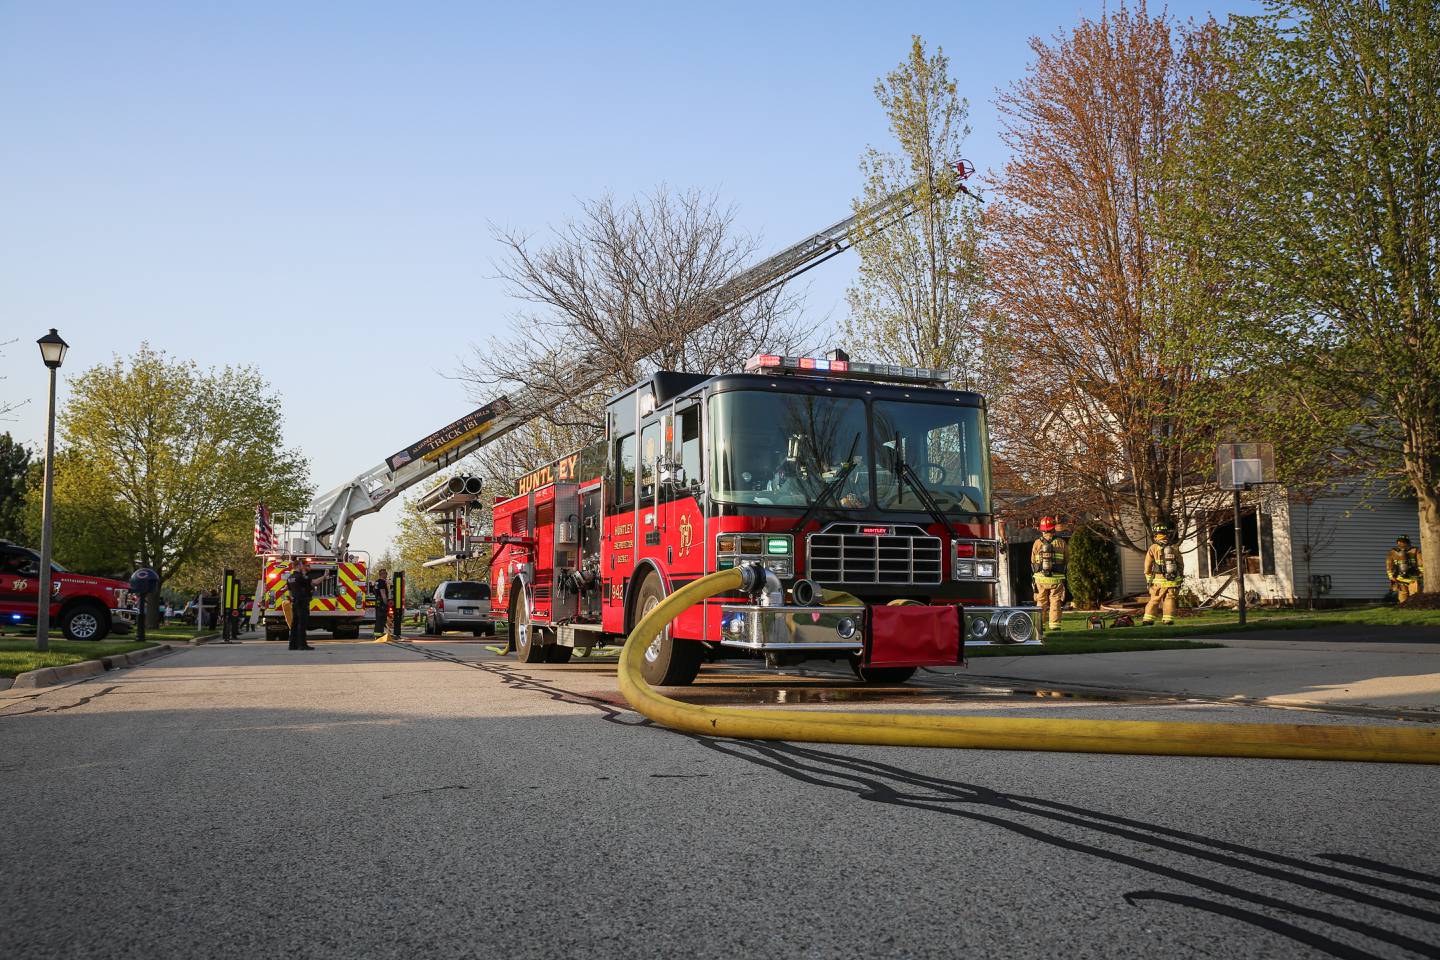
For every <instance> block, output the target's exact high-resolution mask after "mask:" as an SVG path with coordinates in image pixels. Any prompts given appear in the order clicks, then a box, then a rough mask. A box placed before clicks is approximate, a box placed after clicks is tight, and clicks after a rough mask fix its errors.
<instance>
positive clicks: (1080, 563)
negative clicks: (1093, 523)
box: [1065, 525, 1120, 610]
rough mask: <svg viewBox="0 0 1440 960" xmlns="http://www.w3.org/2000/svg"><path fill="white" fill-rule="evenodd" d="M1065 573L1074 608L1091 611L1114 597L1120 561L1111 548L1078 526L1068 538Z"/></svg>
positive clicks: (1107, 541) (1118, 577)
mask: <svg viewBox="0 0 1440 960" xmlns="http://www.w3.org/2000/svg"><path fill="white" fill-rule="evenodd" d="M1069 555H1070V556H1069V565H1068V570H1069V572H1068V574H1067V575H1066V577H1065V579H1066V582H1067V583H1068V585H1069V587H1070V594H1071V596H1073V597H1074V598H1075V606H1076V608H1077V609H1081V610H1093V609H1095V608H1096V607H1098V606H1100V604H1102V603H1104V602H1105V601H1106V600H1109V599H1111V598H1112V597H1114V596H1115V587H1116V585H1117V584H1119V582H1120V561H1119V558H1118V557H1116V556H1115V546H1114V544H1112V543H1111V542H1110V541H1109V540H1107V539H1105V537H1103V536H1101V535H1100V534H1099V533H1098V532H1096V531H1095V530H1093V529H1092V528H1090V527H1088V526H1084V525H1082V526H1081V527H1080V528H1079V529H1077V530H1076V531H1075V533H1074V535H1073V536H1071V537H1070V549H1069Z"/></svg>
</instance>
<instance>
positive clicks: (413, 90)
mask: <svg viewBox="0 0 1440 960" xmlns="http://www.w3.org/2000/svg"><path fill="white" fill-rule="evenodd" d="M1253 6H1254V4H1253V3H1252V2H1250V0H1231V2H1230V4H1229V5H1228V6H1223V7H1217V6H1213V5H1208V4H1205V3H1200V2H1178V3H1171V4H1170V5H1169V9H1170V10H1171V12H1172V13H1175V14H1176V15H1178V16H1183V17H1189V16H1202V15H1204V13H1206V12H1207V11H1210V10H1214V11H1215V13H1216V15H1217V16H1223V15H1224V14H1225V13H1227V12H1229V11H1231V10H1244V11H1246V12H1248V11H1249V10H1250V9H1252V8H1253ZM967 7H968V8H969V9H967ZM1101 7H1102V3H1101V0H1083V2H1076V0H1070V2H1054V3H1051V2H1026V0H1019V2H1006V3H993V4H983V5H978V4H977V5H967V4H955V3H939V2H935V3H904V2H888V3H875V2H870V3H852V2H828V3H775V2H769V3H749V2H732V3H727V4H705V5H701V4H677V3H654V4H642V3H604V4H596V3H584V4H582V3H528V4H520V3H504V4H500V3H473V2H472V3H460V2H456V3H437V2H423V0H416V2H409V3H393V2H392V3H366V2H346V3H341V2H329V3H322V2H314V3H294V2H283V3H274V2H261V0H249V2H245V3H235V4H202V3H188V2H181V0H175V2H171V3H146V2H141V0H135V2H124V3H122V2H110V3H99V2H96V3H65V2H59V0H34V2H14V0H0V341H3V340H8V339H10V338H11V337H18V339H19V342H18V343H16V344H12V345H10V346H8V347H4V348H0V378H3V379H0V406H3V405H4V403H5V402H6V401H17V400H21V399H24V398H27V397H29V398H34V399H33V400H32V401H31V403H30V404H29V405H28V406H26V407H23V408H22V409H20V410H19V411H18V412H17V413H14V414H12V415H11V421H12V422H9V423H3V424H0V429H9V430H11V432H13V433H14V434H16V435H17V436H18V437H19V438H20V439H22V440H24V441H28V442H33V443H36V444H39V443H40V442H42V441H43V433H44V426H43V415H44V407H43V404H44V401H43V390H44V368H43V367H42V366H41V364H40V362H39V355H38V350H36V348H35V346H34V344H33V341H34V339H35V338H36V337H38V336H40V335H41V334H43V333H44V332H45V331H46V329H48V328H49V327H52V326H53V327H57V328H59V330H60V332H61V333H62V334H63V335H64V336H65V338H66V339H67V340H68V341H69V342H70V343H71V345H72V349H71V352H70V356H69V359H68V360H67V363H66V366H65V369H64V370H63V371H62V373H63V374H64V375H65V376H67V377H73V376H76V375H78V374H79V373H80V372H81V371H82V370H84V369H85V368H86V367H88V366H91V365H93V364H96V363H100V362H104V361H106V360H108V359H109V358H110V357H111V355H113V354H116V353H119V354H127V353H129V352H131V351H132V350H133V349H134V347H135V346H136V345H137V344H138V343H139V342H140V341H141V340H142V339H149V340H150V341H151V343H152V344H154V345H156V346H158V347H162V348H164V349H166V350H168V351H170V352H171V353H173V354H176V355H179V356H183V357H191V358H194V359H195V360H197V361H199V362H200V363H201V364H202V365H211V364H222V363H244V364H253V365H255V366H257V367H259V368H260V370H261V371H262V373H263V375H264V376H265V377H266V378H267V379H268V380H269V381H270V382H271V384H272V385H273V386H275V387H276V388H277V389H278V390H279V391H280V393H281V395H282V398H283V407H284V409H283V415H284V419H285V429H286V436H287V437H288V439H289V442H290V443H291V444H293V445H295V446H297V447H299V448H301V449H302V450H303V451H304V452H305V453H306V455H308V456H309V457H310V459H311V462H312V473H313V477H314V480H315V482H316V484H317V485H318V486H319V487H320V488H322V489H325V488H329V487H331V486H335V485H337V484H339V483H341V482H343V481H344V480H346V479H348V478H349V477H351V476H353V475H354V474H356V473H357V472H359V471H361V470H363V469H365V468H367V467H369V466H371V465H372V464H374V463H377V462H379V461H380V460H381V459H382V458H383V457H384V456H386V455H388V454H390V453H393V452H394V451H395V450H398V449H400V448H401V447H403V446H404V445H406V444H407V443H409V442H410V441H411V440H413V439H417V438H419V437H420V436H423V435H424V434H426V433H428V432H430V431H431V430H433V429H435V428H437V427H439V426H441V425H443V424H444V423H445V422H446V421H448V420H449V419H451V418H452V417H454V416H459V415H460V414H462V413H464V412H466V411H467V410H468V409H469V408H470V406H471V403H470V400H469V398H467V396H466V394H465V391H464V388H463V385H462V384H460V383H458V382H456V381H454V380H453V379H450V375H451V374H453V373H454V372H455V369H456V367H457V365H458V364H459V362H460V360H461V359H462V358H463V357H464V355H465V354H466V353H467V352H468V350H469V345H470V344H472V343H477V342H483V341H484V339H485V338H486V337H487V336H488V335H489V334H491V333H493V332H497V331H500V330H502V329H503V328H504V326H505V325H506V324H507V323H508V322H509V315H510V314H511V312H512V311H513V309H514V307H515V304H514V303H513V302H512V301H510V300H509V299H508V298H507V296H506V292H505V290H504V288H503V286H502V285H501V284H500V283H499V282H498V281H497V280H495V279H494V272H495V271H494V266H493V261H494V258H495V257H496V256H497V250H496V246H495V244H494V243H493V241H492V240H491V237H490V226H489V225H490V224H492V223H494V224H498V225H502V226H507V227H519V228H523V229H527V230H531V231H535V232H543V231H544V229H545V228H546V226H547V225H548V224H554V223H558V222H561V221H563V220H564V219H565V218H566V217H567V216H569V215H570V214H571V213H572V212H573V211H574V209H575V206H576V201H577V199H579V198H589V197H594V196H597V195H599V194H601V193H604V192H606V191H609V192H612V193H614V194H615V195H617V196H619V197H622V198H624V197H629V196H632V195H634V194H636V193H639V192H643V191H645V190H648V189H650V188H652V187H654V186H655V185H656V184H658V183H661V182H664V183H668V184H670V185H671V186H674V187H680V188H688V187H700V188H704V189H708V190H714V191H716V192H717V193H718V194H719V195H720V196H721V197H722V198H723V199H724V200H726V201H727V202H731V203H734V204H735V205H736V207H737V208H738V219H739V222H740V224H741V225H742V226H743V227H744V228H745V229H747V230H749V231H751V232H753V233H755V234H757V235H759V236H760V237H761V238H762V239H763V241H764V244H763V246H764V247H765V248H766V249H772V248H777V247H779V246H782V245H785V244H787V243H789V242H791V241H793V240H795V239H798V238H799V237H801V236H803V235H804V234H805V233H807V232H809V231H812V230H814V229H816V228H818V227H821V226H824V225H826V224H828V223H830V222H833V221H834V220H836V219H838V218H839V217H841V216H844V215H845V213H846V212H847V211H848V209H849V203H850V198H851V197H852V195H854V194H855V193H856V192H857V187H858V174H857V162H858V159H859V156H860V154H861V152H862V150H863V149H864V148H865V146H866V145H867V144H871V143H873V144H877V145H882V144H884V143H885V142H886V130H885V125H884V118H883V117H882V115H881V114H880V111H879V108H878V107H877V106H876V104H875V102H874V99H873V95H872V87H873V84H874V81H875V78H876V77H877V76H879V75H880V74H883V73H884V72H885V71H886V70H888V69H890V68H891V67H892V66H893V65H894V64H895V63H897V62H898V61H899V60H900V59H901V58H902V57H903V56H904V55H905V54H906V51H907V45H908V43H909V38H910V35H911V34H912V33H919V34H921V35H922V36H923V37H924V38H925V39H926V41H927V42H928V43H930V44H932V45H933V44H939V45H941V46H943V47H944V49H945V51H946V53H948V54H949V56H950V58H951V62H952V69H953V72H954V74H955V77H956V79H957V80H958V82H959V85H960V88H961V90H962V91H963V92H964V93H965V94H966V95H967V96H968V97H969V98H970V101H971V120H972V125H973V127H974V134H973V136H972V138H971V141H970V146H969V149H968V150H967V155H968V157H969V158H970V159H971V160H972V161H974V162H975V164H976V165H977V166H979V167H980V168H981V169H982V170H984V169H986V168H987V167H992V166H997V165H999V164H1000V163H1002V162H1003V160H1004V153H1003V149H1002V147H1001V145H1000V143H999V142H998V139H997V137H996V121H995V113H994V109H993V106H992V98H993V95H994V91H995V89H996V88H997V87H999V86H1003V85H1006V84H1008V83H1009V82H1010V81H1012V80H1013V79H1015V78H1016V77H1019V76H1021V75H1022V74H1023V72H1024V69H1025V67H1026V64H1027V63H1028V61H1029V50H1028V39H1029V38H1030V37H1031V36H1033V35H1037V34H1039V35H1042V36H1050V35H1052V34H1053V33H1054V32H1055V31H1057V30H1059V29H1063V28H1065V27H1067V26H1069V25H1071V24H1073V23H1074V22H1075V21H1076V19H1077V18H1078V17H1080V16H1082V15H1091V16H1093V15H1096V14H1098V13H1099V12H1100V10H1101ZM852 270H853V264H852V262H851V261H850V260H849V258H848V257H845V258H840V259H838V260H836V261H833V262H831V263H829V264H827V265H826V266H824V267H822V268H820V269H819V270H817V271H815V272H814V273H812V274H809V275H808V277H810V278H813V279H812V280H810V284H809V288H808V290H809V296H808V307H809V309H810V310H811V312H812V313H814V314H816V315H817V316H820V317H825V318H829V319H831V320H834V319H838V318H839V317H840V316H842V315H843V312H844V309H845V308H844V302H843V292H844V288H845V285H846V284H847V283H848V282H849V280H850V277H851V274H852ZM394 512H395V508H394V507H392V508H390V510H388V511H386V514H383V515H382V516H381V517H379V518H371V519H367V520H365V521H362V522H361V523H360V524H359V525H357V528H356V538H357V545H358V546H360V547H363V548H368V549H371V550H377V551H378V550H380V549H383V547H384V545H385V543H386V542H387V541H388V539H389V536H390V533H391V530H392V523H393V514H394Z"/></svg>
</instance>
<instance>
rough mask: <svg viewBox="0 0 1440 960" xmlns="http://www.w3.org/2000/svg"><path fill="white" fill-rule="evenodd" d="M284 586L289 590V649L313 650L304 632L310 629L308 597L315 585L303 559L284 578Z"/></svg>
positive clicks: (311, 595)
mask: <svg viewBox="0 0 1440 960" xmlns="http://www.w3.org/2000/svg"><path fill="white" fill-rule="evenodd" d="M285 586H286V587H287V588H288V589H289V591H290V605H291V615H290V649H291V650H314V649H315V648H314V647H312V646H310V644H308V643H306V642H305V633H306V631H308V630H309V629H310V598H311V597H313V596H314V595H315V585H314V584H313V583H311V581H310V571H309V569H308V568H307V567H306V564H305V561H304V560H300V561H298V562H296V564H295V567H294V569H293V570H291V571H290V575H289V576H288V577H286V578H285Z"/></svg>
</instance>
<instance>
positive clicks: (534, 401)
mask: <svg viewBox="0 0 1440 960" xmlns="http://www.w3.org/2000/svg"><path fill="white" fill-rule="evenodd" d="M961 163H962V164H963V163H964V161H961ZM958 169H960V170H961V178H962V179H963V177H964V176H965V171H964V169H963V167H959V168H958ZM971 169H973V168H971ZM961 189H964V188H963V186H962V188H961ZM916 198H917V187H916V186H914V185H912V186H909V187H906V188H905V189H903V190H899V191H896V192H895V193H893V194H891V195H890V196H888V197H885V198H883V199H881V200H878V201H876V202H875V203H873V204H870V205H869V206H867V207H865V208H863V209H861V210H858V211H856V212H855V213H853V214H851V215H850V216H848V217H845V218H844V219H842V220H839V221H837V222H835V223H833V224H831V225H830V226H828V227H826V228H825V229H823V230H820V231H819V232H817V233H813V234H811V235H810V236H808V237H806V238H805V239H803V240H801V241H799V242H798V243H794V244H792V245H790V246H789V247H786V248H785V249H784V250H781V251H780V252H778V253H776V254H774V255H773V256H770V257H767V258H766V259H765V260H762V261H761V262H760V263H757V264H755V265H754V266H751V267H747V268H746V269H744V270H742V271H740V272H739V273H737V274H736V275H735V276H733V277H731V278H730V279H728V280H726V281H725V282H724V283H722V284H720V285H719V286H717V287H715V288H714V289H713V290H711V291H710V292H708V293H706V294H704V295H702V296H700V297H699V298H697V302H696V305H695V308H694V309H691V310H689V311H687V315H686V316H684V317H682V318H680V320H681V323H680V329H679V331H678V332H677V335H679V336H686V335H689V334H691V333H693V332H695V331H697V330H700V329H702V328H703V327H705V326H706V325H707V324H710V323H712V322H714V321H715V320H717V319H719V318H720V317H722V316H724V315H725V314H727V313H730V312H731V311H733V310H737V309H739V308H741V307H743V306H745V305H746V304H748V303H751V302H753V301H755V300H756V299H758V298H760V297H763V296H765V295H766V294H767V293H771V292H773V291H775V290H778V289H779V288H780V287H782V286H784V285H785V284H786V283H789V282H790V281H791V280H793V279H795V278H796V277H798V276H800V275H801V274H802V273H805V272H806V271H808V270H810V269H812V268H814V267H816V266H819V265H820V264H822V263H824V262H825V261H827V260H829V259H831V258H832V257H835V256H837V255H839V254H841V253H844V252H845V251H846V250H849V249H850V247H851V245H852V239H851V237H852V232H853V231H854V229H855V228H856V226H857V225H862V224H863V225H867V227H868V229H870V230H883V229H885V228H887V227H889V226H891V225H892V224H895V223H898V222H899V221H901V220H903V219H905V218H906V217H908V216H909V215H910V214H912V213H914V212H915V209H916ZM573 370H574V371H575V375H574V376H572V377H571V378H570V380H569V383H568V384H567V388H568V390H569V391H570V392H571V393H583V392H584V391H586V390H589V389H590V388H592V387H594V386H596V385H597V384H599V383H601V382H602V381H603V380H604V379H605V375H606V370H605V368H604V365H603V364H602V363H601V362H600V355H599V353H598V351H587V352H586V353H584V354H582V355H581V356H580V357H579V358H577V360H576V362H575V364H574V366H573ZM553 405H554V395H553V394H551V393H550V392H548V391H545V390H540V389H533V388H532V389H525V390H521V391H518V392H517V393H516V394H514V395H513V396H508V397H500V398H497V399H496V400H493V401H491V402H490V403H488V404H486V405H485V406H483V407H481V408H480V409H478V410H476V411H474V412H473V413H471V414H469V415H468V416H467V417H464V418H462V419H461V420H457V421H456V422H455V423H452V424H450V425H449V426H447V427H445V428H444V429H443V430H440V431H437V432H436V433H434V434H431V436H430V437H427V438H426V439H425V440H422V441H419V442H418V443H416V444H412V445H411V446H410V447H408V448H407V449H406V450H405V451H401V452H400V453H397V454H395V455H393V456H391V457H389V458H387V459H386V460H385V462H384V463H380V464H377V465H375V466H374V467H371V468H370V469H369V470H366V471H365V472H364V473H362V474H360V475H359V476H357V477H355V478H354V479H352V480H350V481H349V482H348V483H345V484H342V485H341V486H339V487H336V488H335V489H334V490H330V491H328V492H326V493H324V494H321V495H320V496H318V497H316V498H315V500H314V501H313V502H312V503H311V505H310V507H309V509H308V510H307V511H306V512H307V514H308V515H309V516H310V517H313V519H314V527H313V530H312V531H311V532H309V533H307V534H306V535H305V539H306V541H307V543H306V546H307V549H306V550H304V551H301V552H306V553H322V552H325V553H331V554H333V555H335V556H337V557H343V556H344V555H345V551H346V547H347V545H348V543H349V539H350V527H351V524H353V523H354V522H355V521H356V520H357V519H359V518H360V517H364V516H367V515H369V514H372V513H375V512H377V511H379V510H380V509H381V508H383V507H384V506H385V505H386V504H388V503H389V502H390V501H392V500H394V499H395V498H396V497H398V496H399V495H400V494H401V493H403V492H405V491H406V490H408V489H409V488H410V487H413V486H414V485H415V484H417V483H423V482H424V481H425V480H427V479H429V478H430V477H433V476H434V475H435V474H436V473H438V472H439V471H441V470H443V469H445V468H446V467H448V466H450V465H452V464H454V463H456V462H458V461H460V460H462V459H464V458H465V457H467V456H469V455H470V454H472V453H474V452H475V451H477V450H479V449H480V448H481V447H483V446H485V445H486V444H488V443H491V442H492V441H494V440H497V439H498V438H500V437H502V436H504V435H505V434H507V433H509V432H510V431H512V430H515V429H517V428H519V427H522V426H524V425H525V424H526V423H529V422H530V421H532V420H534V419H536V417H537V416H539V414H540V412H541V411H543V410H546V409H548V408H549V407H551V406H553Z"/></svg>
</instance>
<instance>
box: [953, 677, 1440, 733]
mask: <svg viewBox="0 0 1440 960" xmlns="http://www.w3.org/2000/svg"><path fill="white" fill-rule="evenodd" d="M965 679H967V680H977V681H980V682H986V681H994V682H995V684H996V685H997V686H1005V685H1008V686H1016V687H1024V688H1026V689H1030V688H1034V687H1041V688H1043V689H1046V690H1055V691H1058V692H1060V693H1072V694H1075V695H1076V696H1081V697H1084V696H1092V697H1101V698H1113V699H1117V700H1120V699H1130V698H1134V699H1149V700H1173V701H1175V702H1176V703H1182V702H1189V703H1214V704H1221V705H1225V706H1244V707H1278V708H1281V709H1289V710H1309V711H1312V712H1315V713H1333V714H1337V715H1340V716H1354V717H1375V718H1377V719H1387V720H1418V721H1421V722H1423V723H1437V722H1440V711H1436V710H1424V709H1416V708H1414V707H1377V706H1372V705H1369V704H1348V703H1346V704H1341V703H1329V702H1326V701H1323V700H1301V699H1298V698H1294V697H1246V696H1241V695H1239V694H1235V695H1233V696H1228V697H1218V696H1211V695H1206V694H1203V693H1186V692H1181V691H1174V690H1147V689H1145V688H1143V687H1118V686H1113V685H1108V684H1107V685H1101V684H1090V683H1080V682H1078V681H1075V680H1066V681H1055V680H1036V679H1034V678H1028V677H1006V676H1000V675H997V674H971V675H966V677H965Z"/></svg>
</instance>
